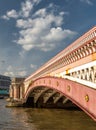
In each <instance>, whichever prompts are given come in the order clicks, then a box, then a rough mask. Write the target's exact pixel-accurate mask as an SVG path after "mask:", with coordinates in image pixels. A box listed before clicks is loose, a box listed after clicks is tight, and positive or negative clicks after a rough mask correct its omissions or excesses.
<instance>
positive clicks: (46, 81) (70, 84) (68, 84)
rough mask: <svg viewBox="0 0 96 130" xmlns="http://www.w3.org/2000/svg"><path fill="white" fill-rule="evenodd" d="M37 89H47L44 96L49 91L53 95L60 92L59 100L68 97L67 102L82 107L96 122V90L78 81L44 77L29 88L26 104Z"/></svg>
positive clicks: (26, 94)
mask: <svg viewBox="0 0 96 130" xmlns="http://www.w3.org/2000/svg"><path fill="white" fill-rule="evenodd" d="M37 88H40V89H44V88H46V89H45V90H43V91H42V94H43V92H44V91H48V90H52V91H53V95H54V94H56V93H55V91H56V92H58V93H59V94H60V96H59V98H62V97H66V98H65V99H66V101H67V99H69V100H71V101H72V102H73V103H74V104H76V105H77V106H78V107H80V108H81V109H82V110H83V111H85V112H86V113H87V114H88V115H90V116H91V117H92V118H94V119H95V120H96V111H95V110H96V104H94V101H95V100H96V98H95V97H94V95H96V91H95V89H91V88H90V87H88V86H85V85H83V84H79V83H77V82H76V81H71V80H68V79H63V78H57V77H42V78H38V79H37V80H35V81H34V82H33V83H32V84H31V85H30V86H29V87H28V89H27V91H26V93H25V95H24V101H25V102H26V101H27V99H28V96H29V95H30V94H31V93H32V92H34V90H36V89H37ZM47 88H48V89H47ZM37 90H39V89H37ZM42 94H41V95H42ZM53 95H52V94H51V95H50V97H49V98H51V97H52V96H53ZM39 97H40V95H39V96H38V97H37V99H36V102H37V101H38V99H39ZM59 98H58V100H59ZM47 100H49V99H46V101H47ZM46 101H45V102H46ZM54 102H56V100H54ZM63 102H64V101H63ZM95 102H96V101H95ZM93 110H94V112H93Z"/></svg>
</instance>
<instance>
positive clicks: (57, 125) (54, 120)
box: [0, 99, 96, 130]
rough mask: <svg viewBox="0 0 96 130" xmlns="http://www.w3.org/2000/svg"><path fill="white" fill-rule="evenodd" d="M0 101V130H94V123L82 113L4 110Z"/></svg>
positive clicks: (72, 111)
mask: <svg viewBox="0 0 96 130" xmlns="http://www.w3.org/2000/svg"><path fill="white" fill-rule="evenodd" d="M5 105H6V101H5V100H2V99H0V130H96V122H94V121H93V120H92V119H91V118H90V117H88V116H87V115H86V114H85V113H84V112H83V111H79V110H64V109H33V108H6V107H5Z"/></svg>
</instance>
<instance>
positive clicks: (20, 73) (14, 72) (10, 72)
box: [4, 65, 27, 77]
mask: <svg viewBox="0 0 96 130" xmlns="http://www.w3.org/2000/svg"><path fill="white" fill-rule="evenodd" d="M4 75H6V76H10V77H16V76H17V77H25V76H26V75H27V71H26V70H24V68H17V69H16V68H14V67H12V66H11V65H9V66H8V67H7V69H6V72H4Z"/></svg>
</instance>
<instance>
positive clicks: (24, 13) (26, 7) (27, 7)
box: [2, 0, 41, 20]
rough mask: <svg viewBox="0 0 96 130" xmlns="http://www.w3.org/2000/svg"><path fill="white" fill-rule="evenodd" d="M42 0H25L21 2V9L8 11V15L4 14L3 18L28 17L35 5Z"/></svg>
mask: <svg viewBox="0 0 96 130" xmlns="http://www.w3.org/2000/svg"><path fill="white" fill-rule="evenodd" d="M40 1H41V0H25V2H22V3H21V9H20V11H18V12H17V11H16V10H14V9H12V10H10V11H7V12H6V15H3V16H2V18H3V19H6V20H9V19H10V18H19V17H22V18H27V17H29V15H30V12H31V11H32V9H33V7H34V6H35V5H36V4H38V3H39V2H40Z"/></svg>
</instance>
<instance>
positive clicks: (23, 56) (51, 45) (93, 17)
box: [0, 0, 96, 77]
mask: <svg viewBox="0 0 96 130" xmlns="http://www.w3.org/2000/svg"><path fill="white" fill-rule="evenodd" d="M95 24H96V0H0V74H3V75H7V76H11V77H21V76H29V75H30V74H31V73H33V72H34V71H35V70H36V69H38V68H39V67H40V66H41V65H43V64H44V63H46V62H47V61H48V60H50V59H51V58H52V57H53V56H55V55H56V54H57V53H59V52H60V51H61V50H63V49H64V48H65V47H67V46H68V45H70V44H71V43H72V42H73V41H74V40H76V39H77V38H78V37H79V36H81V35H83V34H84V33H85V32H86V31H88V30H89V29H90V28H92V27H93V26H95Z"/></svg>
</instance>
